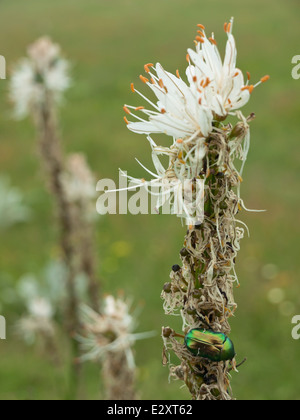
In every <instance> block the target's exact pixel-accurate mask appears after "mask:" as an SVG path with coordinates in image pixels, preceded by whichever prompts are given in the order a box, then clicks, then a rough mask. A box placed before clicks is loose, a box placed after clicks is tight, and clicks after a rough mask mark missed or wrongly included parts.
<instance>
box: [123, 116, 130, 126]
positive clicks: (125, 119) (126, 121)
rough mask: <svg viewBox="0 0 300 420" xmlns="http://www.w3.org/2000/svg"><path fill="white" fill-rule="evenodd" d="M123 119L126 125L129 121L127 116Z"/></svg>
mask: <svg viewBox="0 0 300 420" xmlns="http://www.w3.org/2000/svg"><path fill="white" fill-rule="evenodd" d="M124 121H125V123H126V124H127V125H128V124H129V121H128V120H127V118H126V117H124Z"/></svg>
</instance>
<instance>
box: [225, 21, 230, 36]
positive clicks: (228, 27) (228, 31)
mask: <svg viewBox="0 0 300 420" xmlns="http://www.w3.org/2000/svg"><path fill="white" fill-rule="evenodd" d="M230 31H231V22H230V23H228V26H227V31H226V32H227V33H228V34H229V33H230Z"/></svg>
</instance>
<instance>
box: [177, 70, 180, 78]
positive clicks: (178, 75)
mask: <svg viewBox="0 0 300 420" xmlns="http://www.w3.org/2000/svg"><path fill="white" fill-rule="evenodd" d="M176 76H177V77H178V79H180V74H179V70H176Z"/></svg>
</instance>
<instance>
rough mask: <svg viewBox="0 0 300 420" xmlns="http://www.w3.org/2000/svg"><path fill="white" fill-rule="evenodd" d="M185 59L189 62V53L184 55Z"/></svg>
mask: <svg viewBox="0 0 300 420" xmlns="http://www.w3.org/2000/svg"><path fill="white" fill-rule="evenodd" d="M186 61H187V62H188V63H189V62H190V54H187V55H186Z"/></svg>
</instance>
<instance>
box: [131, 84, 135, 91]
mask: <svg viewBox="0 0 300 420" xmlns="http://www.w3.org/2000/svg"><path fill="white" fill-rule="evenodd" d="M130 88H131V90H132V92H133V93H134V92H135V89H134V84H133V83H131V85H130Z"/></svg>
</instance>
